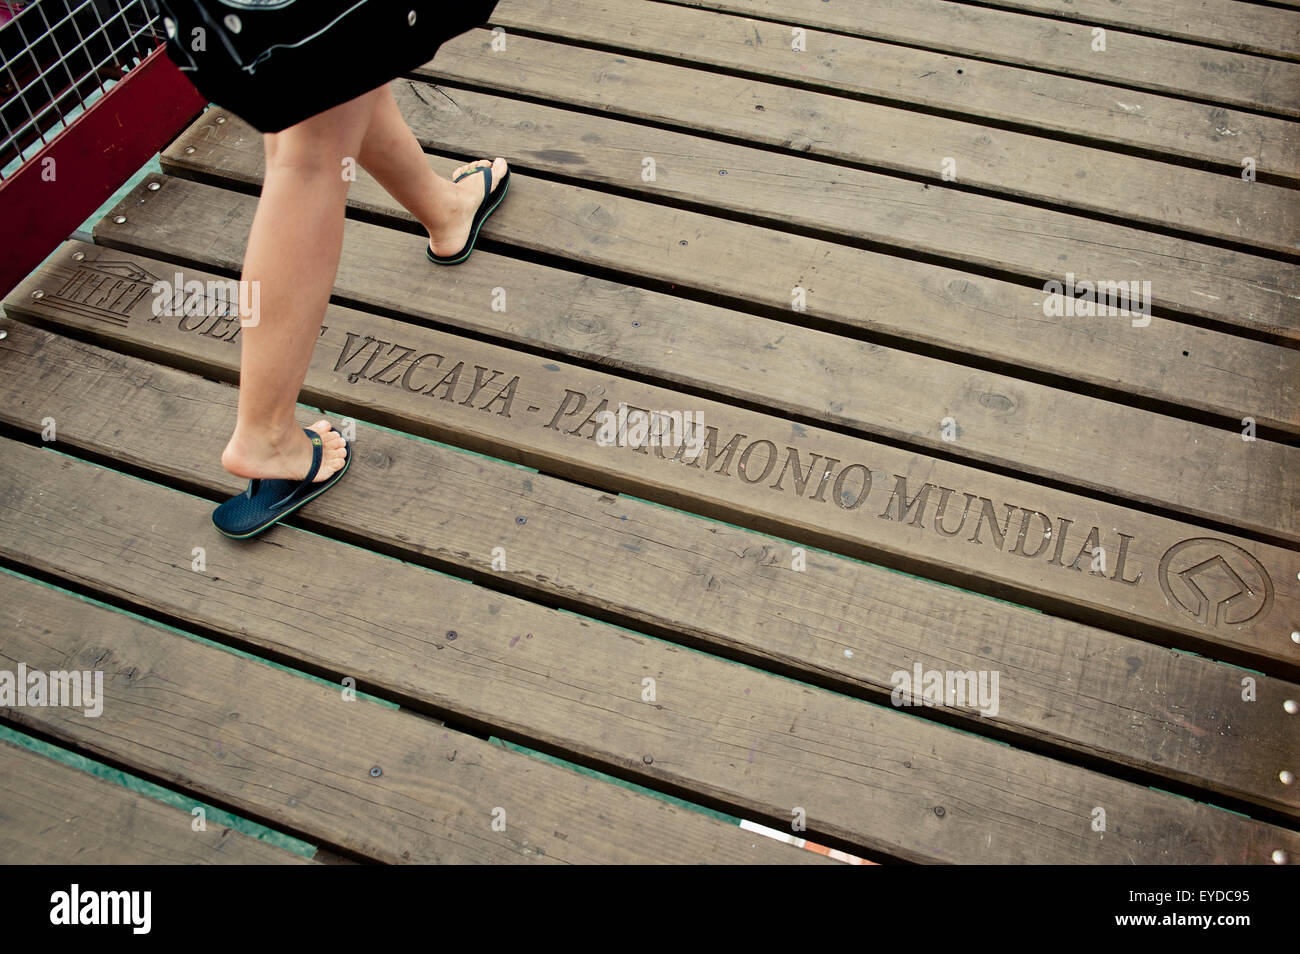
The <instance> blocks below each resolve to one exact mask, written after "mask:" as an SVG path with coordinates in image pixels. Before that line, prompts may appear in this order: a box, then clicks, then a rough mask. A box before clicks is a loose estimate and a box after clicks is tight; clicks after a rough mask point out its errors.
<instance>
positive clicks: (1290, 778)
mask: <svg viewBox="0 0 1300 954" xmlns="http://www.w3.org/2000/svg"><path fill="white" fill-rule="evenodd" d="M1277 777H1278V779H1280V780H1281V782H1282V784H1283V785H1290V784H1291V783H1292V782H1294V781H1295V775H1294V774H1293V773H1291V772H1288V771H1287V770H1286V769H1283V770H1282V771H1280V772H1278V773H1277Z"/></svg>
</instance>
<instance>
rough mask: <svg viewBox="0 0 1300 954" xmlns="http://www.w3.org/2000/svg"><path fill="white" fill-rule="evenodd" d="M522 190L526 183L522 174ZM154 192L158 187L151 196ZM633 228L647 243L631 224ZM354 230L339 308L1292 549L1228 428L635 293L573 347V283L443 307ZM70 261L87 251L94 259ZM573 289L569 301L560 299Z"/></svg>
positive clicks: (1277, 483) (150, 214)
mask: <svg viewBox="0 0 1300 954" xmlns="http://www.w3.org/2000/svg"><path fill="white" fill-rule="evenodd" d="M520 182H521V184H525V188H526V182H527V180H520ZM151 184H153V185H158V186H159V187H160V188H158V189H157V190H151V189H150V188H149V185H151ZM372 191H373V192H376V193H381V192H382V190H378V189H373V190H372ZM388 201H389V202H391V201H392V200H391V199H390V200H388ZM255 208H256V200H255V199H253V198H252V197H251V196H245V195H241V194H235V193H229V192H224V191H221V190H214V189H211V188H209V187H205V186H200V185H196V184H193V183H188V182H183V181H178V180H170V181H168V182H166V183H163V182H160V181H156V180H155V181H154V182H152V183H142V184H141V186H140V187H139V188H138V189H137V191H136V192H135V193H134V194H132V195H130V196H128V197H127V198H126V199H125V200H124V203H123V205H122V206H121V209H124V210H127V213H128V221H127V222H126V223H123V225H121V226H117V225H115V224H113V222H112V219H113V218H114V217H115V216H112V215H111V216H110V217H109V219H108V222H109V224H108V225H106V226H104V227H102V228H101V229H100V239H101V241H106V242H109V243H112V244H125V245H127V246H130V247H137V246H139V245H140V244H147V245H148V246H150V247H152V248H153V249H155V250H158V251H160V252H163V253H166V254H169V255H174V256H177V257H180V258H184V259H192V260H203V261H204V262H205V263H207V264H209V265H214V266H217V267H219V268H228V269H232V270H234V269H237V268H238V267H239V262H240V261H241V260H242V258H243V253H244V245H243V242H244V237H245V232H244V231H243V230H242V229H235V228H231V227H230V223H232V222H234V221H244V220H247V221H251V219H252V216H253V212H254V210H255ZM541 221H544V220H534V225H535V226H536V225H537V224H538V223H539V222H541ZM628 232H629V234H636V235H641V236H642V237H643V238H644V235H645V233H644V232H642V231H641V230H639V229H637V228H635V227H629V228H628ZM347 235H348V238H347V241H346V242H345V247H346V248H347V249H348V252H347V254H346V256H345V257H344V258H343V260H342V261H341V263H340V266H339V270H338V274H337V276H336V283H335V294H336V295H337V296H339V297H341V298H343V299H344V300H347V301H355V302H361V303H365V304H367V305H378V306H381V307H385V308H395V309H397V310H399V311H401V312H402V313H403V314H413V315H415V316H418V317H428V318H430V319H432V320H435V321H438V322H439V323H442V324H446V323H449V322H448V318H449V315H450V318H451V320H450V323H452V324H456V325H459V326H461V327H467V328H469V329H471V330H474V331H488V332H489V333H491V334H493V335H494V336H495V337H506V338H507V339H509V340H514V341H518V342H521V343H526V344H528V345H531V346H533V347H534V348H545V349H547V350H549V351H559V352H560V353H562V354H565V355H569V356H574V357H581V358H584V359H586V360H590V361H596V362H599V363H600V364H601V365H602V366H609V367H611V368H613V369H618V370H622V371H633V372H636V373H638V374H645V375H648V376H651V377H653V378H655V379H662V380H667V381H670V382H672V383H675V384H685V385H688V386H690V387H691V388H692V389H693V390H701V391H704V392H705V393H707V394H711V395H717V396H722V397H728V398H738V399H741V400H743V401H745V402H749V403H755V404H759V405H762V406H765V407H770V408H773V409H775V410H778V411H781V412H783V413H791V414H797V415H799V417H800V419H801V420H809V419H810V420H812V421H814V422H816V421H821V422H824V423H828V424H835V425H839V426H841V427H848V428H851V429H853V430H854V431H857V432H860V433H863V434H865V435H869V436H875V437H882V438H885V439H887V440H891V441H902V442H906V443H908V444H911V445H919V446H921V447H924V448H927V449H929V450H930V451H938V452H940V453H943V454H954V455H956V456H957V457H960V458H962V459H963V460H967V461H970V462H973V463H978V464H981V465H993V466H996V467H999V468H1002V469H1006V470H1008V471H1010V472H1012V473H1017V474H1026V475H1030V476H1033V477H1036V478H1039V479H1045V480H1048V481H1051V482H1052V483H1056V484H1060V485H1062V486H1066V487H1070V488H1085V489H1088V490H1091V491H1093V492H1096V493H1101V494H1105V495H1108V496H1117V497H1122V498H1124V499H1125V500H1126V501H1132V502H1138V503H1144V504H1147V505H1151V506H1156V507H1159V508H1161V509H1165V510H1169V511H1171V512H1175V513H1182V514H1186V515H1189V516H1192V517H1194V518H1199V519H1209V520H1212V521H1215V522H1217V523H1220V524H1224V525H1228V526H1233V527H1241V528H1246V529H1248V530H1249V531H1251V532H1254V533H1257V534H1261V535H1262V536H1265V537H1267V538H1269V539H1272V540H1275V541H1282V542H1284V543H1285V542H1300V515H1297V512H1296V507H1295V501H1296V500H1298V499H1300V476H1298V475H1300V448H1295V447H1288V446H1286V445H1283V444H1277V443H1273V442H1271V441H1260V440H1256V441H1245V440H1242V435H1241V432H1240V431H1239V430H1237V429H1236V428H1234V429H1232V430H1225V429H1222V428H1215V427H1210V426H1207V425H1203V424H1195V423H1191V422H1187V421H1180V420H1176V419H1174V418H1168V417H1163V416H1160V415H1156V414H1152V413H1151V412H1149V411H1143V410H1135V409H1132V408H1129V407H1127V406H1125V405H1123V404H1118V403H1113V402H1108V401H1101V400H1097V399H1095V398H1088V397H1082V396H1078V395H1072V394H1070V393H1068V392H1063V391H1059V390H1056V389H1053V388H1048V387H1044V386H1041V385H1036V384H1031V383H1029V382H1025V381H1020V380H1017V379H1014V378H1010V377H1007V376H1005V375H998V374H990V373H987V372H982V371H972V370H969V369H966V368H963V367H961V366H959V365H955V364H949V363H946V362H940V361H936V360H934V359H932V358H928V357H921V356H917V355H912V354H909V353H907V352H902V351H894V350H891V349H886V348H883V347H880V346H878V345H874V344H866V343H862V342H847V341H844V340H843V339H841V338H839V337H838V336H835V335H831V334H826V333H823V332H817V331H812V330H809V329H804V328H799V327H792V326H790V325H787V324H784V323H780V322H776V321H771V320H765V319H759V318H754V317H753V316H750V315H744V314H739V313H732V312H726V311H723V310H721V309H716V308H714V309H703V308H699V307H696V308H689V307H687V305H688V304H689V303H682V302H679V301H678V300H676V299H674V298H671V297H668V296H652V295H651V294H648V293H641V292H637V293H635V296H634V299H631V300H629V299H621V298H619V297H615V298H614V300H613V301H612V302H611V301H609V300H608V296H602V300H601V301H600V302H599V304H598V303H597V302H595V301H592V302H591V307H590V309H589V313H590V312H591V311H597V310H598V311H599V313H600V316H601V317H600V318H598V319H596V320H598V321H599V322H600V327H601V328H602V333H601V334H600V335H599V336H593V335H592V333H591V330H592V329H591V325H590V324H589V323H588V319H582V320H581V321H580V322H579V323H578V327H577V328H576V329H575V330H576V331H577V332H578V334H577V335H576V337H577V342H576V347H575V345H574V337H575V336H574V333H573V331H572V330H571V331H570V332H569V333H568V334H563V333H562V332H563V329H564V328H565V327H566V325H569V326H570V327H572V322H571V320H570V319H569V318H568V317H567V316H568V315H570V314H571V312H572V309H573V307H574V303H575V302H577V301H581V300H583V299H587V300H590V299H591V297H592V296H591V294H590V291H589V284H588V283H587V282H586V281H585V280H584V279H583V278H582V277H581V276H571V275H565V274H564V273H558V274H557V272H556V270H554V269H543V268H540V267H537V266H530V265H528V264H527V263H521V262H517V261H512V260H509V259H495V260H494V259H488V260H487V262H486V263H485V267H483V268H481V270H480V271H478V272H477V273H476V274H478V275H481V276H482V277H481V280H480V281H477V282H474V283H472V284H470V283H466V282H461V283H458V289H457V292H456V293H454V294H453V295H452V296H451V299H452V301H456V300H459V302H460V306H459V308H456V309H453V308H452V307H450V303H449V302H448V300H447V295H446V293H445V292H444V291H443V290H442V286H443V281H442V279H441V276H439V275H437V274H436V273H435V272H433V271H432V270H430V269H426V268H422V267H418V265H417V267H415V268H412V269H403V268H398V269H393V268H391V263H392V262H394V261H401V260H402V259H403V257H405V256H407V255H409V252H410V249H411V247H412V245H413V242H412V240H411V238H410V236H408V235H407V234H405V233H394V232H392V230H386V229H383V228H380V227H378V226H368V225H364V224H360V223H358V224H355V225H353V226H351V227H350V228H349V230H348V232H347ZM81 251H82V252H83V253H85V254H87V255H90V256H91V257H92V258H93V257H94V256H95V255H96V253H95V252H94V251H93V250H92V249H89V248H85V249H82V250H81ZM71 264H72V268H75V267H76V264H75V263H71ZM149 267H150V268H153V267H154V266H152V265H151V266H149ZM75 274H76V272H75V271H73V270H65V271H63V272H50V273H48V274H47V276H46V277H45V278H44V279H43V282H44V283H45V284H46V285H49V284H52V283H58V284H59V285H62V284H63V283H64V282H69V281H73V280H74V277H75ZM471 274H475V273H471ZM683 275H684V276H685V275H689V272H684V273H683ZM742 280H743V276H742ZM557 283H558V285H559V287H558V288H557V287H555V284H557ZM498 287H499V288H504V289H507V290H508V292H509V293H510V294H512V295H513V300H511V298H510V297H508V298H507V301H508V307H507V310H506V311H504V312H502V311H493V310H492V309H490V308H484V307H483V303H484V302H487V301H491V300H492V294H493V292H492V289H493V288H498ZM542 289H547V292H546V294H545V295H544V296H543V295H539V294H537V292H538V291H539V290H542ZM569 290H572V291H573V297H572V298H570V297H569V296H567V295H566V294H565V293H566V292H567V291H569ZM421 302H427V303H428V304H419V303H421ZM408 303H409V304H408ZM520 316H522V317H520ZM494 319H495V320H494ZM606 328H607V329H609V330H603V329H606ZM557 332H561V333H560V334H557ZM769 346H770V347H769ZM1292 354H1294V352H1293V353H1292ZM1296 356H1297V357H1300V355H1296ZM847 382H869V383H863V384H857V385H854V386H848V385H847ZM1296 383H1297V384H1300V381H1297V382H1296ZM1288 390H1290V389H1288ZM946 420H947V421H952V422H953V424H952V427H953V428H958V427H959V428H960V434H959V435H958V434H956V433H955V432H953V433H946V432H945V430H944V426H943V422H944V421H946ZM1066 422H1068V425H1067V424H1066ZM1062 426H1068V427H1069V428H1070V430H1071V436H1070V440H1069V441H1063V440H1062V439H1061V428H1062ZM949 438H953V439H949ZM1170 448H1179V455H1178V457H1177V458H1171V456H1170V453H1169V450H1170ZM1207 484H1208V485H1211V486H1214V487H1216V488H1217V493H1216V494H1215V495H1214V496H1213V497H1206V495H1205V493H1204V488H1205V486H1206V485H1207Z"/></svg>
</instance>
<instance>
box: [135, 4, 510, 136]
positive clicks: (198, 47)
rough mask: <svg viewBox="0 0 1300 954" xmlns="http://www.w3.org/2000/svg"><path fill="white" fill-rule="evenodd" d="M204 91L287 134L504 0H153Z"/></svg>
mask: <svg viewBox="0 0 1300 954" xmlns="http://www.w3.org/2000/svg"><path fill="white" fill-rule="evenodd" d="M149 2H151V3H152V4H153V6H155V7H156V8H157V10H158V14H159V16H160V18H161V19H160V25H161V26H162V28H163V29H165V30H166V33H167V55H168V56H169V57H170V58H171V60H172V62H174V63H175V64H176V65H177V66H178V67H179V68H180V69H181V70H182V71H183V72H184V74H185V75H186V76H187V77H189V79H190V81H191V82H192V83H193V84H194V86H195V87H196V88H197V89H198V91H199V92H200V93H202V94H203V95H204V96H206V97H207V98H208V100H209V101H211V102H213V103H216V104H217V105H218V106H221V107H223V108H225V109H229V110H230V111H231V112H232V113H234V114H235V115H237V116H239V117H240V118H241V119H243V120H245V121H246V122H248V123H250V124H252V125H253V126H255V127H256V128H257V129H259V130H261V131H262V132H279V131H280V130H281V129H284V128H285V127H286V126H292V125H293V124H294V123H297V122H301V121H302V120H304V119H306V118H307V117H309V116H314V115H315V114H316V113H319V112H322V111H324V110H326V109H329V108H331V107H333V106H337V105H338V104H339V103H344V102H347V101H348V100H349V99H353V98H354V97H357V96H360V95H361V94H362V93H366V92H369V91H370V90H372V89H374V88H375V87H377V86H382V85H383V84H384V83H387V82H388V81H389V80H391V79H394V78H396V77H398V76H401V75H402V74H403V73H406V72H409V71H410V70H413V69H415V68H416V67H417V66H420V65H422V64H424V63H427V62H429V60H431V59H433V55H434V53H436V52H437V50H438V47H439V46H441V45H442V43H443V42H444V41H446V40H449V39H451V38H452V37H454V36H457V35H459V34H461V33H464V32H465V31H466V30H470V29H472V28H474V27H476V26H482V25H483V24H484V23H486V21H487V19H488V17H490V16H491V15H492V10H493V8H495V7H496V0H455V2H430V0H149Z"/></svg>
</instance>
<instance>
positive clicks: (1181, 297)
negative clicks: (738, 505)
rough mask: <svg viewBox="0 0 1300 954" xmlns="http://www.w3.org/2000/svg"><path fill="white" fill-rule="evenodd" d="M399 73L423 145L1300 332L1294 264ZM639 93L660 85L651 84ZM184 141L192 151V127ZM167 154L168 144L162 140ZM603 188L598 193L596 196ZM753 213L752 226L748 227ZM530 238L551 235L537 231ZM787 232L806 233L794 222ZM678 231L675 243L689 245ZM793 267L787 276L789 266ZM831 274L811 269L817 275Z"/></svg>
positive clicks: (1029, 279)
mask: <svg viewBox="0 0 1300 954" xmlns="http://www.w3.org/2000/svg"><path fill="white" fill-rule="evenodd" d="M453 46H454V44H449V45H446V46H444V47H443V50H444V51H446V50H448V49H449V48H450V47H453ZM447 55H448V56H451V54H450V53H448V54H447ZM479 59H480V60H482V59H483V57H479ZM449 62H451V61H450V60H449V59H444V60H441V61H440V63H449ZM440 68H441V67H440ZM473 68H474V69H476V70H481V69H483V68H484V67H482V66H475V67H473ZM502 82H504V81H502ZM402 86H403V84H402V83H398V84H396V86H395V91H396V92H397V93H398V99H399V103H400V105H401V107H402V111H403V114H404V115H405V117H406V119H407V121H408V122H409V123H410V124H411V125H412V127H413V128H415V129H416V132H417V135H418V136H419V137H420V140H421V142H422V143H423V144H424V145H425V147H426V148H427V149H432V150H436V151H446V152H450V153H452V154H458V153H459V154H468V155H480V154H481V153H482V152H483V151H488V152H489V153H492V154H498V153H500V152H501V151H508V152H510V153H511V155H512V157H514V158H515V159H516V163H517V164H518V165H519V166H520V167H521V168H522V169H525V170H527V169H534V170H538V171H541V172H545V173H548V174H551V175H556V176H562V177H564V178H566V179H568V180H570V181H575V182H577V183H578V184H579V185H592V186H602V185H604V186H611V187H614V188H616V189H618V190H619V191H630V192H632V193H633V194H635V195H638V196H644V197H646V198H648V199H650V200H651V201H653V202H656V203H660V202H664V201H665V200H675V201H677V202H682V203H687V204H689V205H691V206H694V207H699V208H703V209H704V210H706V211H713V210H725V211H727V212H731V213H735V214H738V215H741V216H745V217H747V218H754V219H757V220H758V221H759V223H760V224H763V225H767V226H771V227H773V228H776V229H779V230H781V231H782V232H788V231H791V230H805V231H810V232H812V234H814V235H817V236H823V237H829V238H830V240H831V242H834V241H837V240H840V239H841V238H842V239H847V240H849V241H852V242H854V243H872V244H881V245H884V246H887V247H889V248H894V249H901V250H903V251H904V252H906V253H909V254H914V255H921V256H926V257H931V256H933V257H937V258H939V259H940V260H941V264H946V265H949V266H952V267H955V268H958V269H963V270H970V269H972V268H974V269H983V270H985V271H991V272H992V273H993V274H995V275H997V276H999V277H1002V276H1006V275H1007V274H1008V273H1010V274H1011V275H1013V276H1015V277H1016V278H1017V280H1018V281H1024V283H1025V284H1026V285H1031V286H1033V287H1032V288H1026V289H1025V292H1022V294H1025V300H1024V306H1025V307H1027V308H1028V307H1036V308H1037V310H1038V314H1039V320H1040V321H1042V320H1043V319H1045V318H1046V319H1048V320H1051V318H1050V316H1047V315H1045V314H1044V308H1043V295H1042V289H1043V288H1044V285H1045V282H1047V281H1059V282H1065V281H1066V279H1067V275H1069V274H1073V275H1075V276H1078V277H1079V278H1081V279H1082V278H1085V277H1086V278H1087V279H1088V280H1091V281H1126V280H1128V281H1134V280H1142V281H1150V283H1151V284H1150V286H1149V287H1150V292H1151V295H1150V299H1151V301H1152V302H1153V304H1154V307H1155V308H1156V309H1157V310H1158V311H1162V310H1164V309H1169V310H1171V311H1175V312H1180V313H1183V314H1187V315H1194V316H1197V317H1198V318H1204V319H1208V320H1210V321H1212V322H1214V323H1215V324H1216V325H1217V326H1218V327H1221V328H1229V329H1230V328H1242V329H1245V330H1248V331H1250V332H1252V333H1254V334H1262V335H1266V336H1270V337H1273V338H1277V339H1288V340H1296V339H1297V338H1300V309H1297V308H1296V307H1295V305H1294V303H1295V301H1296V300H1297V297H1296V296H1298V295H1300V280H1297V268H1296V266H1295V265H1294V264H1292V263H1287V262H1280V261H1276V260H1273V259H1268V258H1264V257H1262V256H1257V255H1250V254H1247V253H1244V252H1236V251H1231V250H1228V249H1223V248H1218V247H1215V246H1212V245H1207V244H1203V243H1199V242H1192V241H1189V240H1183V239H1176V238H1171V237H1168V236H1163V235H1159V234H1155V233H1152V232H1147V231H1143V230H1141V229H1137V228H1130V227H1127V226H1121V225H1115V224H1111V223H1107V222H1095V221H1088V220H1086V219H1083V218H1080V217H1078V216H1075V215H1070V214H1067V213H1064V212H1057V211H1053V210H1050V209H1040V208H1034V207H1030V206H1026V205H1022V204H1020V203H1017V202H1012V201H1009V200H1006V199H999V198H995V197H992V196H986V195H978V194H975V193H968V192H958V191H953V190H950V189H939V188H931V187H930V186H929V184H928V183H920V182H908V181H904V180H900V179H896V178H893V177H890V176H884V175H878V174H876V173H871V172H865V171H863V170H859V169H847V168H836V167H832V166H828V165H826V164H825V163H822V162H817V161H814V160H810V159H801V158H799V157H795V156H786V155H779V154H774V153H769V152H762V151H756V150H754V149H750V148H747V147H744V146H739V145H733V144H730V143H719V142H713V141H710V140H707V139H704V138H701V137H698V136H688V135H684V134H678V133H672V132H668V131H665V130H659V129H647V128H646V127H644V126H639V125H637V124H635V123H630V122H623V121H619V120H614V119H606V118H603V117H599V116H589V115H586V114H582V113H573V112H570V111H567V110H562V109H555V108H552V107H547V106H540V105H536V104H532V103H520V102H517V101H511V100H507V99H502V98H500V97H495V96H485V95H482V94H476V93H471V92H467V91H463V90H453V91H452V92H454V93H455V99H454V101H452V100H448V99H446V98H445V97H444V96H443V95H442V93H441V91H439V90H437V89H436V88H429V87H424V86H419V85H416V86H414V87H408V88H406V89H405V90H403V89H402ZM646 95H647V96H649V97H651V98H653V97H654V96H657V95H658V93H657V92H654V91H653V90H651V89H647V90H646ZM760 105H761V104H760ZM204 128H207V127H204ZM577 142H582V143H583V147H582V149H581V150H573V149H556V143H577ZM506 144H508V145H509V149H508V150H507V149H506V148H505V146H506ZM189 146H194V147H195V154H196V155H197V154H198V147H197V146H195V144H194V142H193V141H192V140H190V141H188V142H187V147H189ZM245 148H250V147H249V146H247V145H246V146H245ZM169 155H171V156H173V157H174V156H175V152H174V151H171V150H169ZM647 155H650V157H651V158H654V159H655V161H656V169H657V178H656V181H655V182H654V183H646V182H644V181H642V179H641V172H642V169H643V168H644V165H643V161H644V159H645V157H646V156H647ZM719 170H726V171H727V175H725V176H723V175H719ZM1256 184H1257V183H1256ZM1242 185H1243V186H1245V184H1244V183H1243V184H1242ZM603 201H604V194H602V195H601V196H600V198H599V199H598V200H597V203H596V204H600V203H601V202H603ZM666 212H667V213H669V214H671V215H673V216H675V217H676V219H677V221H680V222H682V223H690V224H694V223H695V222H696V221H699V222H708V221H710V220H708V219H698V220H697V219H694V217H693V216H691V214H690V213H687V212H683V211H681V210H678V209H669V210H666ZM492 225H496V226H497V227H498V228H499V227H500V223H498V222H495V221H494V222H493V223H491V224H490V225H489V233H488V234H491V226H492ZM553 227H554V228H556V229H560V228H564V227H565V223H562V222H561V223H554V226H553ZM737 227H738V228H740V226H737ZM744 228H745V232H746V234H749V232H750V231H751V229H750V227H749V226H745V227H744ZM680 229H681V226H679V227H678V231H680ZM534 231H535V230H534ZM687 234H689V233H687ZM531 239H532V241H533V242H537V243H543V244H548V243H547V242H546V238H545V235H544V234H543V235H540V236H539V235H536V234H533V235H532V236H531ZM789 241H790V242H791V243H792V244H795V243H797V241H798V239H797V237H795V236H790V237H789ZM638 244H639V245H641V246H643V247H644V250H643V252H642V256H643V258H644V259H645V260H646V261H648V262H654V261H655V258H656V255H655V253H656V251H659V249H658V246H656V245H651V244H649V243H644V242H638ZM677 245H680V242H678V243H677ZM677 245H675V246H674V247H673V248H672V249H670V250H669V251H670V252H672V253H673V254H675V255H678V256H681V255H684V254H688V253H681V252H679V251H678V250H677ZM742 247H743V246H742ZM819 247H830V243H822V244H821V246H819ZM689 254H691V255H692V256H693V255H694V254H695V253H694V252H692V253H689ZM793 262H794V263H796V264H798V265H799V266H801V267H800V268H799V269H797V270H796V271H795V275H794V277H795V278H796V279H799V278H800V277H807V276H804V275H801V273H802V272H806V271H807V270H808V268H810V267H811V266H812V265H814V264H816V265H822V264H824V263H822V262H812V261H810V260H800V259H794V260H793ZM788 266H789V263H787V267H786V268H783V269H782V273H783V276H788V275H789V273H790V269H789V267H788ZM826 273H827V269H825V268H818V271H817V275H818V276H825V275H826ZM666 280H667V281H675V280H676V278H675V277H669V278H668V279H666ZM793 284H799V282H798V281H795V282H794V283H793ZM790 287H791V284H790V283H784V285H783V287H780V290H779V292H778V293H777V294H776V295H775V297H770V298H768V299H767V301H768V302H769V303H770V304H772V305H776V306H778V307H788V306H789V302H790ZM1139 287H1142V286H1139ZM858 310H859V311H861V308H860V301H859V308H858Z"/></svg>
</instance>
